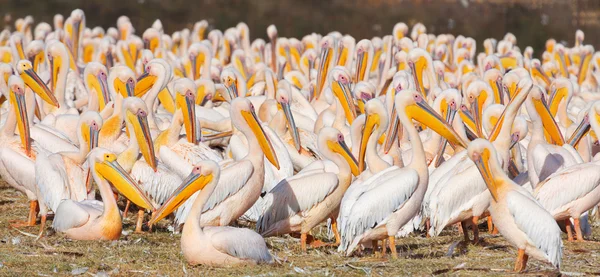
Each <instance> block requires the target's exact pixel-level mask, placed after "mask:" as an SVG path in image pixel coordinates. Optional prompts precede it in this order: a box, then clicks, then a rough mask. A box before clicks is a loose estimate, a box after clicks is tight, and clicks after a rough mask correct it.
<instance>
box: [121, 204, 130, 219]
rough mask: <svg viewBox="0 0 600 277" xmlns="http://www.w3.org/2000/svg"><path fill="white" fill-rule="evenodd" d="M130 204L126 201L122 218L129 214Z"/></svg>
mask: <svg viewBox="0 0 600 277" xmlns="http://www.w3.org/2000/svg"><path fill="white" fill-rule="evenodd" d="M130 204H131V201H129V200H127V204H125V210H124V211H123V218H126V217H127V213H129V205H130Z"/></svg>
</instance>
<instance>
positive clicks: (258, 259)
mask: <svg viewBox="0 0 600 277" xmlns="http://www.w3.org/2000/svg"><path fill="white" fill-rule="evenodd" d="M219 175H220V169H219V166H218V165H217V164H216V163H215V162H212V161H202V162H200V163H198V164H196V165H195V166H194V168H193V169H192V171H191V173H190V174H189V176H188V177H187V178H185V180H184V181H183V182H182V184H181V186H179V188H177V189H176V190H175V191H174V192H173V194H172V195H171V197H170V198H169V199H168V200H167V202H165V204H164V205H163V206H161V208H160V209H159V210H157V212H156V213H155V214H154V216H153V217H152V219H151V220H150V222H149V224H153V223H154V222H157V221H158V220H160V219H161V218H163V217H165V216H167V215H168V214H170V213H171V212H172V211H174V210H175V209H176V208H177V207H179V206H180V205H181V204H183V203H184V202H185V201H186V200H187V199H188V198H190V196H191V195H192V194H194V193H196V192H197V191H198V190H200V192H199V193H198V195H197V197H196V198H195V200H194V202H193V206H192V208H191V211H190V213H189V215H188V217H187V220H186V221H185V225H184V226H183V231H182V233H181V250H182V252H183V256H184V257H185V259H186V261H187V262H188V263H190V264H204V265H211V266H226V265H236V264H257V263H271V262H272V257H271V254H269V250H268V249H267V245H266V244H265V240H264V239H263V238H262V237H261V236H260V235H258V234H257V233H255V232H254V231H251V230H249V229H245V228H234V227H229V226H206V227H203V226H202V224H201V221H202V219H201V217H202V211H203V209H204V206H205V205H206V204H207V203H208V202H209V201H210V197H211V195H212V194H213V193H215V192H216V191H215V189H218V188H219V186H220V185H225V184H222V183H220V182H219V177H220V176H219Z"/></svg>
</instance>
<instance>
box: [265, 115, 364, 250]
mask: <svg viewBox="0 0 600 277" xmlns="http://www.w3.org/2000/svg"><path fill="white" fill-rule="evenodd" d="M318 146H319V152H320V153H321V155H322V156H323V157H324V158H325V159H326V160H329V161H331V162H333V164H334V165H333V166H328V167H320V168H317V169H311V165H312V164H317V163H320V161H316V162H313V163H312V164H311V165H309V166H307V167H306V168H305V169H304V170H302V171H300V172H299V173H298V174H296V175H295V176H292V177H289V178H286V179H283V180H282V181H281V182H280V183H279V184H277V186H275V187H274V188H273V189H272V190H271V191H270V192H269V193H268V194H267V195H266V196H265V197H264V200H265V204H264V209H263V214H262V215H261V217H260V218H259V219H258V222H257V224H256V227H257V230H258V232H259V233H261V235H263V236H265V237H267V236H275V235H281V234H287V233H291V232H300V236H301V247H302V251H303V252H306V241H307V234H308V232H309V231H310V230H311V229H312V228H313V227H315V226H317V225H318V224H319V223H321V222H323V221H324V220H326V219H327V218H333V219H334V221H333V226H332V228H333V230H334V232H335V233H336V242H338V241H339V239H340V238H339V235H337V227H336V225H337V223H336V221H335V219H336V218H337V212H338V207H339V205H340V202H341V200H342V197H343V195H344V193H345V192H346V190H347V189H348V187H349V186H350V183H351V181H352V175H355V176H356V175H358V165H357V162H356V159H355V158H354V156H353V155H352V153H351V152H350V149H348V147H347V146H346V143H345V141H344V136H343V135H342V134H341V132H340V131H338V130H337V129H334V128H331V127H325V128H323V129H321V131H320V132H319V136H318Z"/></svg>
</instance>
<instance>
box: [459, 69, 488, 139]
mask: <svg viewBox="0 0 600 277" xmlns="http://www.w3.org/2000/svg"><path fill="white" fill-rule="evenodd" d="M465 98H466V100H467V101H466V102H467V103H468V105H469V106H470V109H471V110H470V112H471V115H472V116H473V117H474V119H475V125H476V127H477V130H475V131H476V132H477V134H478V135H479V137H482V136H483V134H482V132H481V131H482V125H481V116H482V115H483V109H484V108H486V107H487V106H488V105H489V104H491V103H492V101H493V93H492V89H491V88H490V86H489V85H488V84H487V83H485V82H484V81H482V80H475V81H473V82H471V83H470V84H469V87H468V88H467V90H466V93H465Z"/></svg>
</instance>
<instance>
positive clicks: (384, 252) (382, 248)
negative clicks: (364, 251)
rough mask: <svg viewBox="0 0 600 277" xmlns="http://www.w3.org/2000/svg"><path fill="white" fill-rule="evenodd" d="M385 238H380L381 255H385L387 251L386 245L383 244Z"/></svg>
mask: <svg viewBox="0 0 600 277" xmlns="http://www.w3.org/2000/svg"><path fill="white" fill-rule="evenodd" d="M386 242H387V241H386V239H383V240H381V256H382V257H385V254H386V252H387V245H385V243H386Z"/></svg>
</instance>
